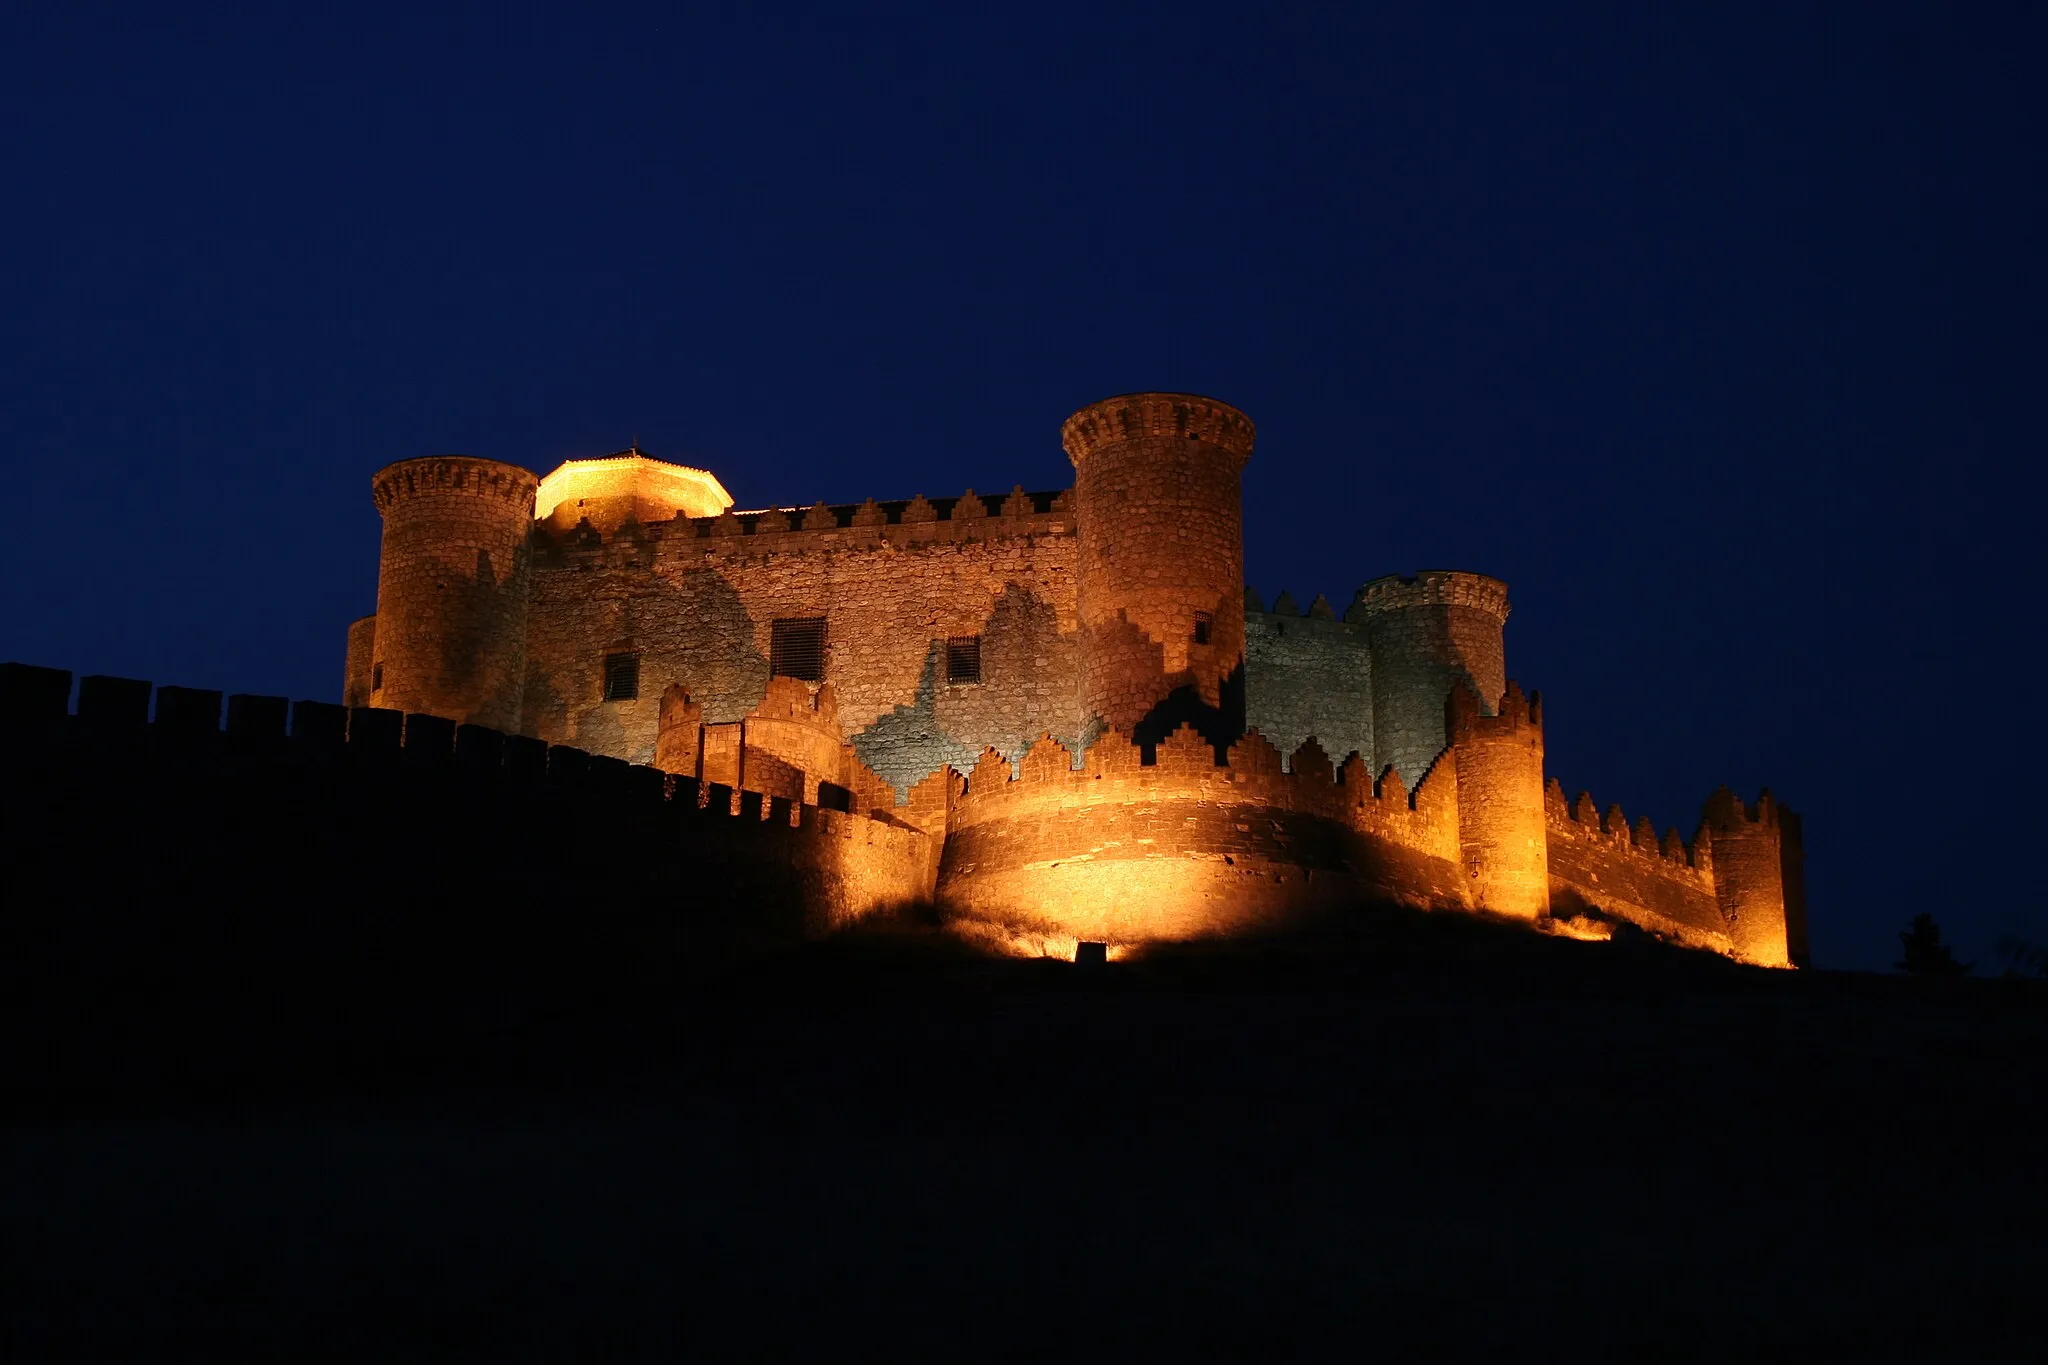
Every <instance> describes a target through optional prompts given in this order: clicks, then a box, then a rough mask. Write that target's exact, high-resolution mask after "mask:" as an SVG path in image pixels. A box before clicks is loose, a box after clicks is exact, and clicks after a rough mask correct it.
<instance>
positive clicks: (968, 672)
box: [946, 635, 981, 683]
mask: <svg viewBox="0 0 2048 1365" xmlns="http://www.w3.org/2000/svg"><path fill="white" fill-rule="evenodd" d="M946 681H947V682H949V683H978V682H980V681H981V637H980V636H979V635H955V636H954V637H953V638H952V639H950V640H948V641H946Z"/></svg>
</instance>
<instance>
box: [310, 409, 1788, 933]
mask: <svg viewBox="0 0 2048 1365" xmlns="http://www.w3.org/2000/svg"><path fill="white" fill-rule="evenodd" d="M1253 439H1254V430H1253V426H1252V423H1251V421H1250V420H1249V419H1248V418H1247V417H1246V416H1245V415H1244V414H1243V413H1241V412H1239V411H1238V410H1237V409H1235V408H1233V407H1231V406H1229V405H1228V404H1225V403H1222V402H1218V401H1216V400H1214V399H1210V398H1203V397H1198V396H1194V395H1189V394H1174V393H1140V394H1130V395H1125V396H1122V397H1118V398H1111V399H1107V400H1104V401H1102V402H1099V403H1095V404H1092V405H1090V406H1089V407H1086V408H1083V409H1082V410H1081V411H1079V412H1077V413H1075V414H1074V415H1073V416H1071V417H1069V418H1068V419H1067V421H1066V423H1065V425H1064V427H1063V428H1062V430H1061V440H1062V444H1063V445H1064V447H1065V450H1066V453H1067V455H1068V457H1069V458H1070V459H1071V460H1072V462H1073V466H1074V483H1073V486H1072V487H1071V488H1068V489H1065V490H1058V491H1044V492H1028V491H1026V490H1025V489H1023V488H1022V487H1017V488H1013V489H1012V490H1011V491H1010V492H1008V493H1006V494H1002V495H999V496H990V497H984V496H981V495H978V494H976V493H975V492H974V491H973V490H972V489H969V490H968V491H967V492H966V493H964V494H962V495H960V496H958V497H949V498H936V499H927V498H925V497H923V496H922V495H920V496H918V497H914V498H911V499H908V500H898V501H884V502H877V501H875V500H873V499H870V500H868V501H866V502H862V503H859V504H857V505H855V504H845V505H839V506H828V505H826V504H824V503H822V502H819V503H815V504H813V505H811V506H809V507H794V506H792V507H771V508H766V509H762V510H759V511H735V510H734V508H733V506H732V498H731V497H730V495H728V494H727V493H726V491H725V489H724V488H723V487H722V486H721V485H720V484H719V482H718V480H717V479H716V478H715V477H714V476H713V475H711V474H710V473H707V472H706V471H703V470H698V469H689V468H684V467H681V466H677V465H671V464H666V463H662V462H660V461H657V460H654V459H651V458H649V457H647V456H645V455H643V454H641V453H640V452H639V451H638V450H637V449H635V450H631V451H628V452H625V453H623V454H620V455H615V456H612V457H609V458H606V459H593V460H576V461H571V462H569V463H567V464H564V465H562V466H561V467H560V468H558V469H556V470H555V471H554V472H553V473H551V474H549V475H547V476H546V477H545V478H536V477H535V476H534V475H533V474H532V473H531V472H529V471H527V470H526V469H523V468H519V467H517V466H513V465H508V464H502V463H498V462H495V461H491V460H484V459H476V458H471V457H467V456H438V457H430V458H424V459H411V460H404V461H400V462H399V463H396V464H393V465H390V466H388V467H387V468H385V469H383V470H382V471H380V472H379V473H378V474H377V475H376V476H375V479H374V481H373V494H374V499H375V502H376V506H377V508H378V510H379V512H381V513H382V515H383V521H384V531H383V540H382V546H381V551H380V555H379V561H378V581H377V611H376V614H375V615H373V616H368V617H364V618H363V619H361V620H359V621H357V622H355V623H354V624H353V625H351V626H350V627H349V631H348V643H347V663H346V672H345V685H344V691H345V701H346V703H347V705H349V706H350V707H351V708H355V711H356V714H358V715H362V714H366V713H370V712H374V711H390V712H399V713H405V714H407V715H415V716H423V717H442V718H446V719H447V720H452V721H455V722H457V723H459V724H462V725H465V726H468V727H472V728H479V729H489V730H495V731H501V732H504V733H506V734H509V735H520V736H528V737H531V738H533V739H538V740H541V741H546V742H547V743H549V744H552V745H555V746H561V747H564V748H572V749H576V750H582V751H584V752H586V753H590V754H596V755H601V756H605V757H607V758H610V759H614V760H619V759H623V760H626V761H628V762H631V763H635V764H642V765H651V766H652V767H654V768H656V769H659V770H661V771H662V772H664V773H667V774H671V775H673V776H672V781H671V789H672V790H673V789H674V784H675V783H682V784H686V787H685V788H684V789H685V790H687V791H688V792H690V793H691V794H692V795H693V798H694V799H695V800H696V801H697V802H698V804H699V805H716V806H718V807H719V808H720V810H721V812H722V811H723V810H724V807H725V805H726V804H727V803H730V804H731V808H732V809H733V810H734V811H739V810H741V808H742V797H743V795H744V794H747V793H757V794H758V795H754V796H752V797H750V798H747V804H746V806H745V809H746V810H747V811H749V812H751V814H752V818H769V819H781V820H788V821H791V822H792V823H795V824H797V825H798V826H799V827H801V826H802V824H803V822H804V817H802V816H801V815H800V814H796V813H795V812H797V811H798V808H799V807H802V808H805V809H808V808H811V807H824V808H827V809H836V810H839V811H841V812H846V813H849V814H851V815H853V816H855V817H861V818H865V819H868V820H871V821H875V822H878V823H879V824H880V825H882V826H887V827H891V828H892V829H898V830H908V831H914V832H915V834H916V835H918V836H921V837H922V840H923V844H924V848H925V852H924V853H923V855H922V856H920V857H916V858H909V859H898V862H899V863H901V864H902V865H903V866H904V867H909V868H912V869H913V870H911V871H908V872H905V873H903V874H902V879H903V880H904V881H905V882H906V884H905V885H903V886H901V887H900V888H899V890H900V891H901V894H902V898H903V899H927V898H936V899H937V900H938V901H939V902H941V903H942V904H944V905H945V906H947V907H948V908H949V910H951V911H952V912H953V913H955V914H956V915H957V916H959V917H960V918H961V919H963V920H964V921H967V922H971V923H979V924H985V925H994V926H1007V929H1006V932H1010V933H1013V934H1021V935H1024V936H1026V937H1027V938H1028V937H1029V936H1031V935H1037V936H1039V937H1038V940H1037V941H1040V942H1065V943H1071V942H1075V941H1089V942H1098V941H1099V942H1103V943H1106V944H1109V945H1111V946H1112V947H1116V946H1119V945H1133V944H1142V943H1144V942H1146V941H1150V940H1156V939H1162V938H1167V939H1179V938H1189V937H1197V936H1205V935H1215V934H1229V933H1233V932H1242V931H1246V930H1250V929H1255V928H1258V927H1261V926H1265V925H1270V924H1277V923H1281V922H1284V921H1286V920H1287V919H1288V918H1289V917H1290V916H1293V915H1297V914H1300V913H1303V912H1310V911H1314V910H1317V909H1321V908H1326V907H1334V906H1337V905H1340V904H1343V903H1346V902H1353V901H1357V900H1360V899H1372V900H1379V901H1390V902H1395V903H1400V904H1407V905H1415V906H1423V907H1429V908H1437V909H1461V910H1470V911H1481V912H1487V913H1491V914H1495V915H1503V916H1511V917H1516V918H1520V919H1524V920H1528V921H1532V922H1535V923H1538V924H1541V925H1543V926H1545V927H1551V928H1561V929H1563V930H1564V931H1566V932H1573V933H1578V934H1581V935H1582V936H1588V937H1600V936H1605V935H1607V934H1610V933H1611V932H1612V931H1613V929H1614V928H1615V927H1616V926H1618V925H1622V924H1627V925H1633V926H1635V927H1637V928H1639V929H1642V930H1646V931H1648V932H1651V933H1653V934H1656V935H1658V936H1660V937H1663V938H1666V939H1669V940H1672V941H1676V942H1680V943H1684V944H1687V945H1690V946H1694V947H1699V948H1704V949H1710V950H1713V951H1717V952H1721V953H1724V954H1727V955H1730V956H1733V957H1737V958H1740V959H1743V960H1746V961H1751V962H1756V963H1763V964H1769V965H1788V964H1793V963H1800V962H1803V961H1804V959H1805V955H1806V945H1805V925H1804V905H1803V898H1804V893H1803V876H1802V872H1801V865H1800V856H1801V855H1800V833H1799V823H1798V820H1797V817H1796V816H1794V815H1793V814H1792V812H1790V811H1789V810H1787V809H1786V808H1784V807H1783V806H1781V805H1778V804H1777V803H1775V802H1774V801H1773V800H1772V799H1771V797H1770V795H1769V794H1768V793H1766V794H1764V795H1763V796H1762V797H1761V798H1760V799H1759V800H1758V801H1757V802H1755V803H1753V804H1751V803H1745V802H1743V801H1741V800H1739V799H1737V798H1736V797H1734V796H1733V795H1732V794H1730V793H1728V792H1727V791H1726V789H1723V790H1721V791H1719V792H1717V793H1716V794H1715V796H1714V797H1712V798H1711V799H1709V801H1708V802H1707V804H1706V808H1705V811H1704V814H1703V817H1702V821H1701V824H1700V826H1699V828H1698V830H1697V832H1696V834H1695V835H1694V837H1693V839H1692V840H1691V842H1690V843H1688V842H1686V841H1684V840H1682V839H1681V838H1680V836H1679V834H1678V832H1677V831H1675V830H1672V831H1668V832H1667V833H1666V834H1664V835H1663V836H1662V837H1661V838H1660V837H1659V836H1658V835H1657V833H1656V832H1655V830H1654V829H1653V828H1651V826H1650V825H1649V823H1648V822H1647V821H1642V822H1639V823H1638V824H1637V825H1635V826H1634V827H1631V826H1630V825H1629V823H1628V821H1627V819H1626V817H1625V816H1624V815H1623V813H1622V811H1621V810H1620V808H1619V807H1618V806H1610V807H1608V809H1607V810H1606V811H1605V812H1604V813H1602V812H1600V811H1599V810H1598V809H1597V808H1596V807H1595V806H1594V804H1593V802H1592V799H1591V798H1590V797H1588V796H1584V795H1581V796H1580V797H1579V798H1578V799H1577V800H1576V801H1567V799H1566V797H1565V794H1564V792H1563V791H1562V789H1561V788H1560V787H1559V786H1558V785H1557V784H1556V783H1555V782H1554V781H1549V782H1546V779H1545V773H1544V749H1543V718H1542V707H1541V703H1540V701H1539V699H1538V698H1537V697H1535V696H1533V695H1528V696H1525V695H1524V694H1523V693H1522V691H1521V690H1520V689H1519V688H1518V687H1516V686H1515V685H1514V684H1513V683H1511V682H1509V681H1508V678H1507V670H1506V655H1505V652H1504V648H1503V642H1502V632H1503V626H1504V624H1505V622H1506V620H1507V616H1508V598H1507V589H1506V586H1505V585H1504V584H1503V583H1501V582H1500V581H1498V580H1496V579H1493V578H1489V577H1486V576H1484V575H1481V574H1476V573H1465V572H1428V573H1420V574H1416V575H1413V576H1397V577H1385V578H1378V579H1375V580H1373V581H1371V582H1368V583H1366V584H1365V585H1364V587H1362V588H1360V589H1359V591H1358V593H1357V596H1356V598H1355V599H1354V600H1353V601H1352V602H1351V603H1350V604H1349V605H1348V607H1347V608H1346V609H1345V610H1344V612H1343V613H1342V614H1341V615H1339V613H1338V612H1337V611H1336V610H1335V609H1334V608H1333V607H1332V606H1331V605H1330V604H1329V603H1328V602H1327V601H1326V600H1325V599H1324V598H1322V597H1320V596H1319V597H1317V598H1316V599H1315V601H1314V602H1313V603H1312V604H1311V605H1310V606H1309V608H1308V609H1307V611H1306V612H1303V611H1301V610H1300V609H1299V608H1298V607H1297V605H1296V604H1295V603H1294V602H1293V601H1292V600H1291V599H1289V598H1288V597H1287V596H1285V595H1284V594H1283V595H1282V596H1281V598H1280V599H1279V600H1278V601H1276V602H1274V603H1272V604H1271V605H1270V607H1269V606H1268V605H1266V604H1264V603H1262V602H1261V601H1260V600H1259V599H1258V598H1257V597H1256V596H1255V595H1254V594H1251V593H1249V592H1247V590H1246V588H1245V581H1244V562H1243V558H1244V557H1243V538H1242V519H1241V513H1240V494H1239V480H1240V477H1241V474H1242V471H1243V469H1244V466H1245V463H1246V461H1247V460H1248V459H1249V457H1250V456H1251V453H1252V446H1253ZM444 742H445V741H444Z"/></svg>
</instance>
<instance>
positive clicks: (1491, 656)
mask: <svg viewBox="0 0 2048 1365" xmlns="http://www.w3.org/2000/svg"><path fill="white" fill-rule="evenodd" d="M1346 614H1347V615H1348V616H1351V617H1354V618H1357V619H1363V620H1364V621H1365V623H1366V630H1367V633H1368V635H1369V636H1370V638H1371V641H1372V657H1373V679H1372V686H1373V692H1372V698H1373V741H1374V743H1375V744H1376V745H1377V746H1378V748H1377V750H1376V752H1375V755H1374V757H1375V759H1376V760H1377V761H1378V763H1379V764H1380V766H1381V767H1385V766H1386V765H1387V764H1389V763H1391V764H1393V765H1394V766H1395V767H1397V768H1399V769H1400V770H1401V774H1402V776H1403V777H1406V778H1407V779H1408V780H1409V781H1411V782H1412V781H1414V780H1415V777H1416V775H1417V774H1419V773H1421V772H1422V771H1423V770H1424V769H1425V768H1427V767H1428V766H1429V763H1430V760H1431V759H1433V758H1435V757H1436V755H1437V752H1438V751H1439V750H1441V749H1442V748H1443V746H1444V744H1445V742H1446V741H1447V740H1448V738H1449V736H1448V735H1446V734H1445V732H1444V699H1445V698H1446V697H1448V696H1449V695H1450V694H1451V691H1452V689H1453V688H1456V687H1460V686H1463V687H1468V688H1470V689H1471V690H1472V691H1473V692H1474V693H1475V694H1477V695H1478V697H1479V698H1480V700H1481V702H1482V703H1483V704H1484V706H1485V708H1486V709H1488V710H1490V709H1491V708H1492V706H1493V704H1494V702H1496V701H1498V700H1499V699H1500V696H1501V693H1502V692H1504V691H1505V690H1506V688H1507V657H1506V651H1505V648H1504V646H1503V643H1502V626H1503V625H1504V624H1505V623H1506V621H1507V616H1508V597H1507V585H1506V584H1504V583H1502V582H1501V581H1500V580H1499V579H1496V578H1488V577H1486V576H1485V575H1484V574H1474V573H1450V572H1444V571H1431V572H1427V573H1420V574H1416V575H1414V576H1413V577H1390V578H1378V579H1374V580H1373V581H1372V582H1370V583H1368V584H1366V585H1365V586H1364V587H1363V588H1361V589H1359V593H1358V600H1357V601H1356V602H1355V603H1354V604H1353V608H1352V610H1351V611H1350V612H1348V613H1346Z"/></svg>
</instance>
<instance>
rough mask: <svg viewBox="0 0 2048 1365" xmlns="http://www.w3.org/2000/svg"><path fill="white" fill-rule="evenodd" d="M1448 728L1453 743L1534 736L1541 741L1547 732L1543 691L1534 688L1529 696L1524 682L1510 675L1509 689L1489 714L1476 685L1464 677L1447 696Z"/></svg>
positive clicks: (1445, 717) (1445, 724)
mask: <svg viewBox="0 0 2048 1365" xmlns="http://www.w3.org/2000/svg"><path fill="white" fill-rule="evenodd" d="M1444 732H1445V734H1447V735H1448V736H1449V737H1450V742H1451V743H1453V744H1458V743H1462V742H1466V741H1470V740H1491V739H1516V738H1526V737H1530V736H1533V737H1534V738H1536V739H1537V740H1538V741H1539V742H1540V741H1541V739H1542V735H1543V694H1542V693H1541V692H1531V693H1529V694H1527V695H1526V696H1525V695H1524V694H1523V692H1522V688H1521V684H1519V683H1517V682H1515V681H1514V680H1513V679H1512V678H1510V679H1509V680H1508V687H1507V691H1505V692H1503V693H1502V694H1501V698H1500V702H1499V704H1498V705H1497V706H1495V708H1494V710H1493V712H1492V713H1491V714H1488V712H1487V711H1486V709H1485V707H1484V706H1482V705H1481V703H1480V700H1479V694H1478V693H1477V692H1475V691H1473V690H1472V685H1471V684H1470V683H1469V682H1467V681H1465V680H1463V679H1460V680H1459V682H1458V683H1457V684H1456V685H1455V686H1453V687H1452V688H1451V691H1450V695H1449V696H1448V697H1446V698H1445V699H1444Z"/></svg>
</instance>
